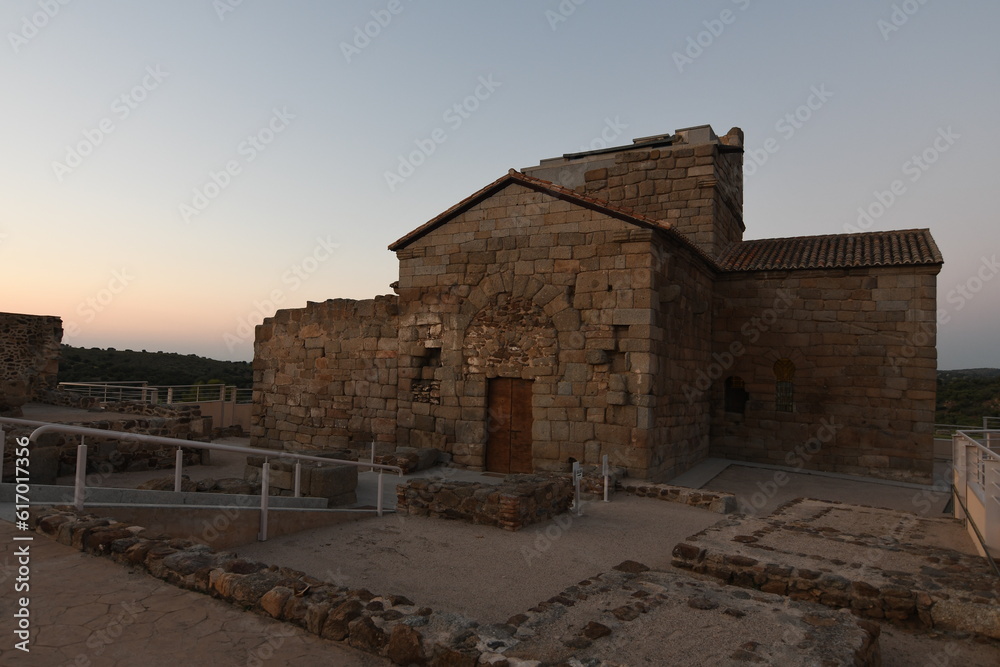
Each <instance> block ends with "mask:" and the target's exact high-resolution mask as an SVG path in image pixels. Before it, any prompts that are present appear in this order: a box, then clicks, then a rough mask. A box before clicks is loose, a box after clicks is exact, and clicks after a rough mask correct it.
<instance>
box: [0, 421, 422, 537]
mask: <svg viewBox="0 0 1000 667" xmlns="http://www.w3.org/2000/svg"><path fill="white" fill-rule="evenodd" d="M0 424H11V425H14V426H34V427H36V428H35V430H34V431H32V433H31V435H30V436H28V439H29V441H31V442H36V441H37V439H38V436H40V435H44V434H45V433H67V434H70V435H79V436H81V438H80V440H81V444H80V445H78V446H77V458H76V482H75V484H74V490H73V493H74V505H75V506H76V508H77V509H78V510H83V506H84V492H85V487H86V481H85V476H86V470H87V445H85V444H83V438H84V437H86V436H88V435H89V436H91V437H95V438H107V439H112V440H124V441H131V442H140V443H145V444H151V445H166V446H168V447H177V460H176V464H175V468H174V491H177V492H179V491H180V490H181V469H182V465H183V463H182V459H183V457H182V455H181V450H182V449H184V448H185V447H186V448H188V449H208V450H216V451H224V452H233V453H237V454H248V455H251V456H262V457H263V458H264V465H263V468H262V471H261V472H262V480H261V494H260V509H261V517H260V520H261V524H260V525H261V532H260V534H259V535H258V540H260V541H261V542H264V541H266V540H267V506H268V493H267V489H268V481H269V480H268V477H269V474H270V466H269V465H268V460H269V459H271V458H277V459H279V460H292V461H295V478H296V480H298V479H299V477H300V475H301V466H302V462H303V461H311V462H316V463H320V464H324V463H326V464H337V465H349V466H353V467H356V468H367V469H370V470H378V471H379V476H378V488H379V494H378V501H377V503H376V511H377V513H378V516H382V514H383V500H382V475H383V473H385V471H387V470H388V471H390V472H395V473H397V474H398V475H399V476H400V477H402V476H403V469H402V468H401V467H399V466H391V465H383V464H377V463H367V462H366V463H359V462H358V461H346V460H344V459H330V458H324V457H321V456H310V455H308V454H297V453H295V452H285V451H282V450H277V449H261V448H259V447H241V446H239V445H223V444H218V443H214V442H200V441H198V440H181V439H180V438H167V437H164V436H159V435H146V434H143V433H130V432H128V431H111V430H106V429H99V428H90V427H87V426H72V425H69V424H52V423H48V422H38V421H32V420H28V419H15V418H13V417H0ZM2 444H3V442H2V441H0V445H2ZM0 450H2V448H0ZM297 487H298V485H296V492H297V491H298V488H297ZM296 497H298V495H296Z"/></svg>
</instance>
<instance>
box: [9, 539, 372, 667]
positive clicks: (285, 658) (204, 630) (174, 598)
mask: <svg viewBox="0 0 1000 667" xmlns="http://www.w3.org/2000/svg"><path fill="white" fill-rule="evenodd" d="M30 534H31V533H22V532H20V531H17V530H16V529H15V527H14V526H13V525H11V524H9V523H7V522H5V521H0V591H2V593H0V637H2V639H0V665H3V666H4V667H20V666H22V665H23V666H24V667H55V666H56V665H74V666H77V665H79V666H81V667H84V666H87V665H94V666H97V665H99V666H101V667H134V666H135V665H142V666H143V667H161V666H162V667H178V666H179V665H192V666H194V665H212V666H213V667H229V666H233V667H235V666H237V665H238V666H239V667H250V666H262V665H344V666H346V667H374V666H376V665H388V664H389V663H388V661H386V660H382V659H380V658H377V657H374V656H371V655H368V654H366V653H361V652H359V651H355V650H353V649H351V648H348V647H345V646H342V645H340V644H336V643H334V642H329V641H326V640H324V639H320V638H319V637H316V636H314V635H311V634H308V633H307V632H305V631H304V630H302V629H300V628H297V627H294V626H291V625H288V624H285V623H279V622H277V621H274V620H272V619H269V618H265V617H263V616H258V615H257V614H254V613H252V612H246V611H240V610H239V609H237V608H235V607H233V606H232V605H229V604H226V603H224V602H221V601H219V600H213V599H212V598H210V597H208V596H205V595H201V594H199V593H193V592H191V591H185V590H182V589H180V588H177V587H175V586H172V585H170V584H167V583H165V582H162V581H160V580H158V579H154V578H153V577H150V576H149V575H147V574H144V573H138V572H131V571H130V570H129V569H128V568H125V567H122V566H120V565H117V564H115V563H113V562H111V561H109V560H105V559H103V558H97V557H95V556H91V555H88V554H83V553H80V552H79V551H77V550H76V549H73V548H71V547H68V546H65V545H62V544H59V543H58V542H55V541H53V540H51V539H49V538H47V537H45V536H42V535H34V539H33V540H32V541H31V542H14V540H13V537H14V536H15V535H30ZM24 544H28V545H30V554H31V564H30V570H31V572H30V581H29V582H28V583H29V584H30V587H31V588H30V591H29V592H28V593H17V592H15V588H14V587H15V585H16V579H17V578H18V571H17V570H18V563H17V557H16V556H15V550H16V549H17V548H18V547H20V546H23V545H24ZM24 595H27V596H29V597H30V605H29V607H28V609H29V613H30V619H31V640H30V645H29V646H30V649H31V650H30V652H29V653H24V652H23V651H20V650H17V649H15V648H14V644H15V643H16V642H17V641H18V639H17V638H16V637H15V636H14V629H15V628H14V613H15V612H16V611H17V609H16V606H15V605H16V600H17V598H19V597H21V596H24Z"/></svg>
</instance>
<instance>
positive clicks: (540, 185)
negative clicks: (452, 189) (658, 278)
mask: <svg viewBox="0 0 1000 667" xmlns="http://www.w3.org/2000/svg"><path fill="white" fill-rule="evenodd" d="M512 184H518V185H523V186H524V187H526V188H530V189H532V190H535V191H536V192H543V193H546V194H548V195H551V196H553V197H556V198H557V199H562V200H564V201H568V202H572V203H575V204H577V205H579V206H583V207H584V208H589V209H592V210H594V211H598V212H600V213H603V214H605V215H607V216H610V217H612V218H617V219H619V220H623V221H625V222H628V223H631V224H633V225H638V226H640V227H646V228H649V229H658V230H661V231H670V232H671V233H672V235H673V236H675V237H677V238H678V239H680V240H681V241H683V242H685V243H687V244H688V245H691V247H692V248H693V247H694V246H693V245H692V244H691V243H690V241H688V239H687V238H686V237H684V236H682V235H681V234H679V233H677V232H675V231H673V230H671V229H670V223H669V222H666V221H659V220H653V219H652V218H647V217H646V216H644V215H639V214H637V213H632V212H631V211H628V210H625V209H621V208H616V207H614V206H611V205H610V204H608V203H607V202H606V201H602V200H600V199H594V198H593V197H588V196H586V195H581V194H579V193H577V192H575V191H574V190H570V189H569V188H564V187H563V186H561V185H556V184H555V183H552V182H550V181H546V180H544V179H541V178H535V177H534V176H528V175H526V174H522V173H521V172H519V171H517V170H515V169H511V170H510V171H509V172H508V173H507V175H505V176H503V177H501V178H498V179H497V180H495V181H493V182H492V183H490V184H489V185H487V186H486V187H485V188H483V189H482V190H480V191H479V192H476V193H474V194H472V195H470V196H469V197H466V198H465V199H463V200H462V201H460V202H458V203H457V204H455V205H454V206H452V207H451V208H449V209H448V210H447V211H445V212H444V213H442V214H440V215H438V216H437V217H435V218H434V219H432V220H430V221H428V222H426V223H424V224H423V225H421V226H420V227H417V228H416V229H414V230H413V231H412V232H410V233H409V234H407V235H406V236H403V237H402V238H401V239H399V240H398V241H396V242H395V243H393V244H392V245H390V246H389V250H392V251H396V250H402V249H403V248H405V247H406V246H408V245H409V244H410V243H412V242H413V241H416V240H417V239H419V238H420V237H421V236H423V235H424V234H427V233H428V232H430V231H431V230H433V229H436V228H438V227H440V226H441V225H443V224H445V223H446V222H448V221H449V220H451V219H453V218H455V217H456V216H458V215H461V214H462V213H464V212H465V211H467V210H469V209H470V208H472V207H473V206H475V205H476V204H478V203H479V202H481V201H483V200H484V199H488V198H489V197H492V196H493V195H495V194H496V193H498V192H500V191H501V190H503V189H504V188H506V187H508V186H509V185H512ZM699 252H700V251H699ZM702 254H704V253H702ZM706 258H707V256H706ZM710 261H711V260H710Z"/></svg>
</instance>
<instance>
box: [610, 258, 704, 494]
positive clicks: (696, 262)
mask: <svg viewBox="0 0 1000 667" xmlns="http://www.w3.org/2000/svg"><path fill="white" fill-rule="evenodd" d="M654 257H655V261H654V264H653V266H652V269H653V275H654V276H655V280H656V292H655V299H656V301H655V302H654V310H655V312H656V315H655V317H656V327H654V328H653V329H652V330H651V332H650V335H649V338H648V340H647V341H645V342H644V344H646V345H649V351H650V352H651V353H652V354H653V359H652V360H651V363H653V364H655V365H654V367H653V372H654V375H651V376H649V377H648V381H649V382H650V383H652V385H653V386H654V390H653V393H654V395H655V396H656V397H657V409H656V414H655V415H654V418H655V428H653V429H651V430H650V431H649V437H650V439H651V440H650V443H649V447H650V454H651V457H652V458H651V461H650V465H649V470H650V474H649V478H650V479H653V480H654V481H665V480H668V479H671V478H673V477H675V476H676V475H679V474H680V473H682V472H684V471H685V470H687V469H688V468H690V467H692V466H693V465H695V464H697V463H698V462H699V461H701V460H703V459H704V458H705V457H706V456H707V455H708V448H709V437H708V435H709V425H710V416H709V403H708V397H706V396H700V397H696V398H694V399H693V400H689V397H688V396H685V394H684V392H683V391H682V388H683V387H684V386H685V385H686V384H688V383H690V382H692V381H693V378H695V377H696V375H697V373H698V372H699V370H700V369H701V368H703V367H704V366H705V365H706V364H707V363H708V362H709V360H710V358H711V351H712V344H711V338H712V313H711V300H712V291H713V285H712V283H713V278H714V276H713V272H711V271H710V270H709V269H708V268H706V266H705V262H704V261H703V260H702V259H701V258H700V257H698V256H697V255H696V253H695V252H694V251H691V250H688V249H686V248H684V247H683V246H678V244H676V243H667V242H666V240H665V239H663V238H659V239H658V242H657V243H656V244H655V251H654ZM632 359H633V361H634V360H635V355H633V356H632ZM630 379H633V380H638V379H640V378H639V377H638V376H632V377H631V378H630ZM632 400H633V401H634V402H637V403H639V404H641V401H642V399H641V398H639V397H633V399H632ZM639 417H640V426H643V425H644V424H645V423H646V422H645V421H644V420H643V419H642V418H643V413H642V412H640V414H639Z"/></svg>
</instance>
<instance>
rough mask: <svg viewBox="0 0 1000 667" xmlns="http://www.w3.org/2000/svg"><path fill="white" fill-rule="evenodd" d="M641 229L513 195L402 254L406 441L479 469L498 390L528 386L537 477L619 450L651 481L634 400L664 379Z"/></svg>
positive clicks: (542, 198) (646, 240)
mask: <svg viewBox="0 0 1000 667" xmlns="http://www.w3.org/2000/svg"><path fill="white" fill-rule="evenodd" d="M636 231H639V232H641V231H642V230H639V229H638V228H636V227H635V226H634V225H632V224H629V223H626V222H623V221H620V220H616V219H613V218H609V217H608V216H606V215H604V214H601V213H598V212H595V211H592V210H589V209H585V208H581V207H579V206H575V205H572V204H570V203H567V202H564V201H562V200H558V199H555V198H553V197H550V196H548V195H544V194H541V193H537V192H535V191H533V190H530V189H528V188H525V187H523V186H520V185H512V186H509V187H508V188H506V189H505V190H504V191H502V192H501V193H499V194H497V195H495V196H493V197H491V198H490V199H487V200H485V201H484V202H482V203H480V204H478V205H476V206H474V207H472V208H471V209H469V210H468V211H466V212H464V213H462V214H460V215H459V216H457V217H456V218H455V219H453V220H451V221H449V222H448V223H447V224H446V225H444V226H442V227H439V228H438V229H435V230H433V231H430V232H429V233H427V234H426V235H425V236H423V237H421V238H419V239H417V240H416V241H414V242H412V243H411V244H410V245H408V246H407V247H405V248H403V249H402V250H400V251H398V253H397V255H398V257H399V260H400V284H399V294H400V308H401V314H400V322H399V323H400V330H399V335H400V357H399V369H400V394H399V426H400V441H401V442H402V441H403V440H404V439H406V440H408V441H409V444H411V445H415V446H431V447H436V448H438V449H441V450H443V451H446V452H450V453H452V454H453V455H454V462H455V463H456V464H458V465H464V466H467V467H470V468H481V467H482V466H483V465H484V462H485V458H484V457H485V445H486V442H487V440H488V437H489V433H488V432H487V423H488V414H487V400H488V398H487V386H488V380H489V379H490V378H493V377H514V378H522V379H530V380H533V387H532V418H533V432H532V436H533V437H532V439H533V443H534V444H533V462H534V468H535V469H536V470H541V471H565V470H568V467H569V459H570V458H574V459H576V460H578V461H580V462H584V463H590V464H596V463H599V462H600V460H601V456H602V454H609V455H610V456H611V458H612V460H613V461H615V464H616V465H624V466H627V467H628V468H629V472H630V473H631V474H634V475H639V476H643V477H644V476H646V475H647V474H648V472H649V462H650V460H651V457H650V453H649V452H650V449H649V447H650V445H649V440H648V437H647V425H648V421H649V420H651V419H652V417H650V416H649V415H648V414H647V422H643V423H642V424H639V422H638V418H637V416H638V408H639V406H636V405H631V404H629V399H628V398H627V396H628V395H629V394H630V393H636V394H639V395H645V394H648V393H649V392H648V390H647V389H645V388H641V387H639V384H648V382H649V378H651V377H652V375H653V374H654V373H655V372H656V368H655V365H656V362H655V359H654V357H655V353H654V352H653V350H652V349H651V343H650V335H651V333H654V325H655V322H654V319H655V315H654V313H655V310H654V309H653V307H652V306H653V303H654V301H655V290H654V273H653V270H652V262H653V260H652V258H651V247H650V238H651V236H650V234H648V233H647V234H646V235H645V236H644V237H641V235H640V237H636V239H634V240H633V238H632V236H631V235H632V234H634V233H635V232H636ZM639 376H641V377H642V379H641V380H635V379H633V378H637V377H639ZM637 382H638V383H639V384H636V383H637ZM428 383H432V384H433V387H434V388H433V390H432V391H433V392H434V393H433V399H432V400H427V399H426V398H425V397H426V396H427V395H428V394H427V393H426V391H425V388H426V386H427V384H428ZM640 389H641V391H640ZM642 407H643V408H645V409H646V410H647V412H649V411H652V410H655V400H653V399H650V401H649V403H647V404H646V405H644V406H642Z"/></svg>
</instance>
